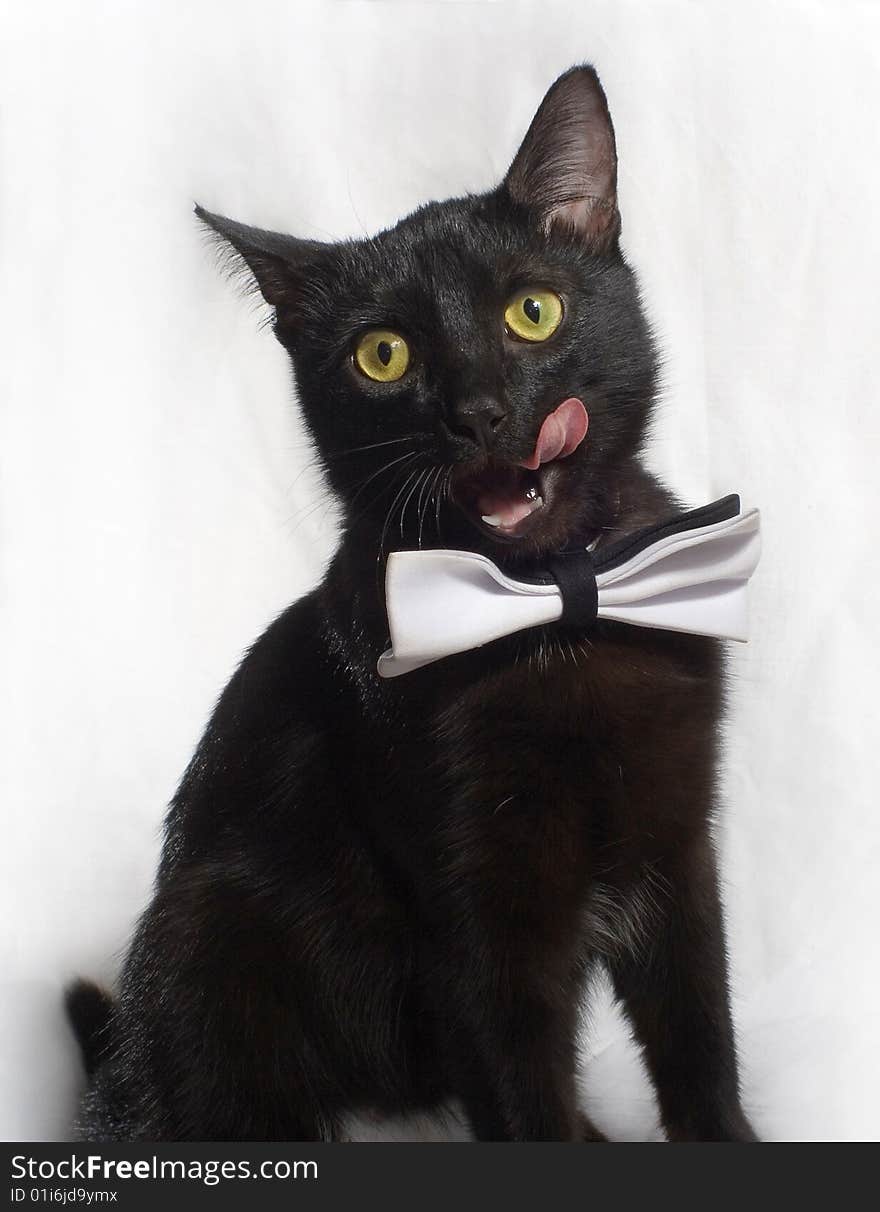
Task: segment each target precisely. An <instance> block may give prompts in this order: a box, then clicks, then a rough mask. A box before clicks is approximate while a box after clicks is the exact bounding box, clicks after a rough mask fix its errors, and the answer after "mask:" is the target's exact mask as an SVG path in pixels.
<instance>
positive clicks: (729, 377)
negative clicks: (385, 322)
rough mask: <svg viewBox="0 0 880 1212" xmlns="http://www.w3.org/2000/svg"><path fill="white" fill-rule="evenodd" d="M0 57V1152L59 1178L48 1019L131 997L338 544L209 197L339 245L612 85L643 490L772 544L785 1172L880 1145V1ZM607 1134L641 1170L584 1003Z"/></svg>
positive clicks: (674, 10)
mask: <svg viewBox="0 0 880 1212" xmlns="http://www.w3.org/2000/svg"><path fill="white" fill-rule="evenodd" d="M0 12H2V46H0V99H2V109H0V156H2V193H0V342H2V347H3V352H2V358H0V385H2V387H0V391H2V396H0V398H2V444H0V460H2V633H0V635H2V660H3V672H2V680H0V737H2V805H3V846H2V852H0V863H2V868H0V877H2V878H0V921H2V957H0V1063H2V1072H0V1136H2V1137H4V1138H7V1139H9V1138H11V1139H25V1138H37V1139H39V1138H43V1139H45V1138H64V1136H65V1134H66V1133H67V1132H68V1131H69V1127H68V1124H69V1116H70V1113H71V1108H72V1106H73V1101H74V1097H75V1092H76V1090H77V1088H78V1086H79V1083H80V1072H79V1067H78V1060H77V1057H76V1054H75V1049H74V1045H73V1042H72V1039H71V1038H70V1036H69V1034H68V1031H67V1028H66V1025H65V1023H64V1021H63V1018H62V1015H61V1011H60V992H61V988H62V985H63V983H64V982H65V981H66V980H67V979H68V978H69V977H70V976H72V975H73V974H75V973H86V974H90V975H93V976H97V977H102V978H105V979H112V978H113V975H114V972H115V970H116V966H117V962H118V956H119V953H120V950H121V949H122V948H123V947H124V944H125V942H126V939H127V937H128V935H129V932H130V930H131V927H132V923H133V921H134V919H135V916H136V915H137V914H138V912H139V911H140V910H141V908H142V907H143V906H144V904H145V902H146V899H147V897H148V895H149V889H150V883H151V879H152V875H153V871H154V867H155V863H156V858H157V850H158V839H159V829H160V822H161V818H162V815H163V810H164V805H165V803H166V801H167V800H168V798H169V796H170V795H171V793H172V791H173V788H174V786H175V783H176V780H177V779H178V777H179V775H180V773H181V771H182V769H183V767H184V764H185V762H186V761H187V758H188V756H189V754H190V752H191V750H192V747H193V745H194V744H195V742H196V739H197V737H198V735H199V733H200V731H201V729H202V727H203V725H204V722H205V719H206V716H207V714H208V712H209V710H210V708H211V705H212V702H213V700H214V697H215V696H216V694H217V693H218V691H219V690H220V688H221V687H222V685H223V684H224V682H225V680H226V678H227V677H228V675H229V674H230V672H231V670H232V668H233V666H234V664H235V662H236V661H237V660H238V658H239V656H240V654H241V653H242V650H243V649H244V648H245V646H246V645H247V644H248V643H249V641H250V640H251V639H252V638H253V637H254V636H255V635H256V634H257V633H258V632H259V631H260V630H261V628H262V627H263V626H264V624H265V623H266V622H267V621H268V620H269V619H270V618H271V617H272V616H273V615H274V614H275V613H276V612H277V611H278V610H279V609H281V608H282V607H283V606H284V605H285V604H286V603H287V602H289V601H290V600H291V599H292V598H295V597H296V596H298V595H299V594H301V593H302V592H303V591H305V590H307V589H308V588H309V587H310V586H312V585H313V584H315V582H316V581H317V580H318V578H319V577H320V575H321V570H322V568H323V566H324V564H325V561H326V559H327V558H328V555H329V553H330V551H331V550H332V546H333V540H334V512H333V506H332V503H331V502H329V500H328V498H327V496H326V494H325V491H324V489H323V487H322V484H321V481H320V479H319V478H318V477H317V475H316V473H315V472H314V470H313V469H311V468H310V467H309V463H308V461H309V452H308V449H307V445H306V442H305V438H304V436H303V433H302V431H301V428H300V424H299V421H298V419H297V410H296V407H295V404H294V403H293V401H292V399H291V391H290V386H289V381H288V375H287V371H286V367H285V362H284V357H283V355H282V351H281V349H280V347H278V346H276V345H275V343H274V342H273V339H272V337H271V335H270V333H269V332H267V331H261V330H260V328H259V323H258V322H259V319H260V314H259V310H258V309H255V308H254V307H253V306H251V305H249V304H247V303H244V302H243V301H242V299H241V298H240V297H238V296H237V295H236V293H235V291H234V289H233V288H231V287H230V285H229V284H228V283H227V282H226V281H225V280H224V279H223V278H222V277H221V275H220V274H219V273H218V272H217V268H216V264H215V259H214V257H213V256H212V254H211V252H210V250H209V249H208V248H207V247H206V246H205V243H204V241H203V239H202V238H201V236H200V235H199V233H198V231H197V229H196V224H195V221H194V219H193V217H192V215H191V205H192V201H193V200H194V199H197V200H199V201H200V202H202V203H203V204H205V205H206V206H208V207H210V208H212V209H217V210H220V211H222V212H224V213H227V214H230V215H232V216H234V217H236V218H239V219H242V220H245V221H248V222H253V223H257V224H260V225H264V226H268V227H271V226H274V227H279V228H282V229H287V230H290V231H294V232H297V233H300V234H304V235H311V236H317V237H336V236H343V235H349V234H354V235H357V234H359V233H361V232H363V231H364V230H366V231H373V230H375V229H377V228H379V227H381V226H384V225H387V224H390V223H392V222H393V221H394V220H395V219H396V218H397V217H398V216H400V215H401V214H402V213H404V212H406V211H407V210H409V209H411V208H412V207H414V206H415V205H416V204H418V203H419V202H420V201H422V200H425V199H427V198H430V197H434V196H444V195H448V194H450V193H454V192H461V191H465V190H468V189H479V188H482V187H485V186H488V185H490V184H491V183H493V182H495V181H496V180H497V179H498V178H499V177H500V176H501V174H502V173H503V171H504V170H505V168H506V166H507V164H508V162H509V159H510V157H511V156H512V154H513V152H514V150H515V147H516V145H517V143H518V140H519V138H520V137H521V136H522V134H523V132H524V130H525V128H526V126H527V124H528V121H529V119H530V118H531V115H532V113H533V110H534V108H535V107H536V105H537V104H538V102H539V100H540V98H541V96H542V95H543V92H544V90H545V88H546V87H547V86H548V85H549V83H550V82H551V80H552V79H553V78H554V77H555V76H556V75H557V74H558V73H559V72H560V71H561V70H563V69H565V68H566V67H567V66H569V65H570V64H571V63H572V62H574V61H578V60H592V61H594V62H595V63H596V64H597V66H598V67H599V70H600V73H601V75H602V79H603V81H604V83H605V86H606V89H607V92H608V95H609V99H610V104H611V109H612V113H613V117H614V121H615V125H616V128H617V135H618V144H619V151H620V161H621V169H620V193H621V204H622V211H623V218H624V239H625V245H626V248H627V250H628V253H629V254H630V256H631V258H632V260H633V262H634V263H635V265H636V266H637V267H638V269H639V270H640V272H641V276H642V281H643V284H644V292H645V297H646V301H647V304H648V307H649V309H650V313H651V316H652V317H653V320H654V322H655V324H656V326H657V331H658V334H659V336H660V338H661V341H662V344H663V348H664V351H665V355H666V371H665V391H664V398H663V405H662V408H661V410H660V413H659V420H658V425H657V427H656V442H655V445H654V452H653V460H654V463H655V464H656V466H657V467H658V468H659V469H660V470H662V471H663V472H664V473H665V474H666V475H668V477H669V479H670V481H671V482H672V483H673V484H674V485H675V486H676V487H677V488H678V489H679V490H680V491H681V492H682V493H683V494H684V495H685V496H686V497H687V498H688V499H690V500H691V501H692V502H693V503H701V502H702V501H704V500H708V499H710V498H712V497H715V496H719V495H721V494H722V493H725V492H728V491H732V490H734V491H739V492H740V493H741V494H742V496H743V499H744V501H745V502H746V503H748V504H758V505H760V506H761V507H762V509H763V514H764V526H765V554H764V559H763V563H762V566H761V568H760V569H759V572H758V575H757V578H756V581H755V582H754V596H753V623H754V628H753V630H754V638H753V641H752V643H751V644H750V645H749V646H748V647H747V648H746V649H737V650H736V651H735V652H733V654H732V667H733V675H732V684H733V688H734V707H733V711H732V715H731V726H730V729H729V732H730V738H729V744H728V763H727V768H726V774H725V778H724V801H725V805H726V815H725V824H724V828H723V830H722V844H723V851H724V879H725V893H726V900H727V905H728V915H729V932H730V941H731V949H732V954H733V972H734V987H735V1003H736V1015H737V1020H738V1024H739V1031H740V1036H741V1041H742V1046H741V1052H742V1063H743V1071H744V1084H745V1097H746V1102H747V1104H748V1106H749V1108H750V1110H751V1112H752V1115H753V1118H754V1121H755V1123H756V1125H757V1127H758V1129H759V1131H760V1132H761V1134H762V1135H763V1136H764V1137H765V1138H767V1139H771V1140H846V1139H862V1140H864V1139H874V1138H876V1137H877V1135H878V1126H880V1124H878V1113H877V1103H878V1099H877V1096H876V1093H875V1091H876V1087H877V1080H878V1076H880V1075H878V1045H880V1019H878V1000H877V998H878V992H880V989H878V985H880V982H878V975H877V959H876V947H875V945H874V939H875V929H876V927H877V923H878V909H880V905H878V899H880V897H878V879H877V874H878V863H880V830H878V824H877V802H876V794H875V763H876V754H877V730H876V713H875V710H874V705H875V702H876V691H875V687H876V685H877V674H878V670H877V663H876V659H875V653H876V641H875V633H874V625H875V622H876V614H877V606H878V602H877V585H878V566H877V558H876V554H875V544H874V532H875V528H876V517H877V502H876V499H875V496H874V484H875V475H876V472H875V463H876V450H877V438H878V421H877V412H876V405H877V392H876V387H875V380H874V374H873V373H872V372H873V371H874V365H875V347H876V338H877V289H878V288H877V251H878V236H877V223H876V208H877V186H878V180H880V178H878V163H880V139H878V121H877V112H878V111H877V104H878V87H877V82H878V58H880V50H878V47H880V20H878V18H880V12H878V6H877V5H875V4H866V3H855V2H842V0H825V2H823V3H800V4H794V3H783V2H781V0H775V2H768V0H763V2H762V3H737V4H735V5H734V4H721V3H711V2H709V3H707V2H705V0H704V2H703V3H701V4H699V5H696V4H692V3H673V2H665V0H658V2H656V3H648V2H647V0H641V2H638V0H613V2H610V0H609V2H608V3H600V2H594V0H586V2H575V0H572V2H571V3H553V2H552V0H541V2H540V3H525V2H523V3H503V2H498V3H454V2H450V3H440V2H434V3H417V2H413V3H402V2H401V3H393V2H390V0H374V2H355V0H352V2H345V0H338V2H327V3H323V4H319V5H314V6H313V5H311V4H306V3H292V2H287V3H269V2H265V0H255V2H253V3H249V4H244V3H243V2H239V3H234V2H232V0H212V2H211V3H187V4H178V3H173V2H171V0H165V2H162V3H157V2H152V3H148V2H147V0H142V2H141V3H134V2H128V3H126V2H122V0H119V2H117V3H106V4H99V3H95V2H94V0H92V2H87V0H81V2H80V3H78V4H76V5H73V4H68V3H65V2H64V0H57V2H56V3H48V2H42V3H40V2H39V0H32V2H30V3H28V4H27V5H25V4H22V3H17V4H13V3H7V4H3V5H2V6H0ZM584 1057H585V1086H586V1089H587V1094H586V1098H587V1102H588V1105H589V1106H590V1107H591V1109H592V1110H593V1112H594V1114H595V1116H596V1118H597V1120H598V1121H599V1122H600V1123H601V1124H602V1125H603V1126H604V1127H605V1128H606V1130H607V1131H609V1132H610V1133H611V1134H612V1135H614V1136H617V1137H618V1138H630V1139H633V1138H636V1139H637V1138H639V1137H641V1138H645V1137H651V1138H654V1139H656V1138H658V1131H657V1127H656V1115H655V1111H654V1104H653V1101H652V1097H651V1095H650V1093H649V1090H648V1087H647V1085H646V1082H645V1079H644V1076H643V1074H642V1072H641V1069H640V1065H639V1062H638V1061H637V1059H636V1057H635V1053H634V1051H633V1049H632V1046H631V1044H630V1043H629V1041H628V1038H627V1033H626V1029H625V1027H624V1026H623V1024H622V1023H621V1021H620V1019H619V1018H618V1017H617V1016H616V1014H615V1013H613V1012H612V1010H611V1009H610V1007H609V1005H608V1000H607V995H605V996H604V1000H602V999H601V998H600V1003H599V1007H598V1009H597V1011H596V1013H595V1015H594V1018H593V1027H592V1030H591V1032H590V1034H589V1036H588V1038H587V1040H586V1042H585V1051H584Z"/></svg>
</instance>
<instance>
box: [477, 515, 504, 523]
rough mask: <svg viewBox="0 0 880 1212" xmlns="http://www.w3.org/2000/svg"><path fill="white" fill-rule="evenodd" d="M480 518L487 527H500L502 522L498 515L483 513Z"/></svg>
mask: <svg viewBox="0 0 880 1212" xmlns="http://www.w3.org/2000/svg"><path fill="white" fill-rule="evenodd" d="M482 518H483V521H484V522H485V523H486V525H487V526H500V525H501V523H502V521H503V519H502V517H501V514H500V513H484V514H483V515H482Z"/></svg>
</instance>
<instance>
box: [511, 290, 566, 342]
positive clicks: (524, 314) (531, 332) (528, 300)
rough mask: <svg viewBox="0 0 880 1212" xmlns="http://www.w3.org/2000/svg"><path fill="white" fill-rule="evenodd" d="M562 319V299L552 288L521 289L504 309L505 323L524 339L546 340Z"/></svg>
mask: <svg viewBox="0 0 880 1212" xmlns="http://www.w3.org/2000/svg"><path fill="white" fill-rule="evenodd" d="M561 319H562V300H561V299H560V297H559V295H557V294H556V293H555V292H554V291H552V290H537V289H536V290H521V291H520V292H519V294H516V295H514V296H513V298H512V299H511V300H510V302H509V303H508V304H507V307H506V308H505V311H504V323H505V324H506V325H507V328H508V330H509V331H510V332H512V333H513V335H514V336H515V337H519V338H520V340H522V341H546V340H547V338H548V337H552V336H553V334H554V333H555V332H556V330H557V328H558V327H559V322H560V321H561Z"/></svg>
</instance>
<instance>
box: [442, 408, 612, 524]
mask: <svg viewBox="0 0 880 1212" xmlns="http://www.w3.org/2000/svg"><path fill="white" fill-rule="evenodd" d="M588 424H589V420H588V417H587V410H586V408H584V405H583V401H581V400H578V399H577V398H576V397H571V398H569V399H567V400H563V402H562V403H561V404H560V405H559V407H558V408H555V409H554V410H553V412H551V413H550V414H549V416H547V417H545V418H544V422H543V424H542V425H541V429H540V432H539V433H538V437H537V441H536V442H535V448H534V450H533V451H532V453H531V454H530V455H529V457H528V458H527V459H523V460H521V462H519V463H514V464H512V463H497V462H490V463H489V464H488V465H487V466H486V467H485V468H483V469H481V470H480V471H479V472H477V473H475V474H473V475H470V476H465V477H464V478H462V479H461V480H459V481H458V483H457V484H456V486H455V497H456V500H457V501H458V503H459V505H460V506H461V507H462V509H464V511H465V513H467V514H468V515H469V516H470V517H471V520H472V521H473V522H475V523H476V524H478V525H479V526H480V528H481V529H482V530H485V531H487V532H489V533H490V534H493V535H494V536H496V537H499V538H505V539H518V538H522V537H523V536H524V535H526V534H527V533H528V532H529V531H530V530H532V529H533V527H534V525H535V524H536V522H537V519H538V517H539V515H540V514H541V512H542V511H546V510H547V509H548V508H549V507H550V506H551V504H552V500H551V497H552V485H553V480H554V478H555V477H554V476H553V475H552V474H551V473H552V465H553V464H554V463H556V462H557V460H559V459H565V458H567V457H568V456H569V455H570V454H572V453H573V452H574V451H575V450H576V449H577V448H578V446H580V444H581V442H583V440H584V438H585V437H586V434H587V427H588Z"/></svg>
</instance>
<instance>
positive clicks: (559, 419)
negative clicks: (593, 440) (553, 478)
mask: <svg viewBox="0 0 880 1212" xmlns="http://www.w3.org/2000/svg"><path fill="white" fill-rule="evenodd" d="M589 424H590V418H589V417H588V416H587V410H586V408H585V407H584V403H583V400H579V399H578V398H577V396H569V398H568V399H567V400H563V401H562V403H561V404H560V405H559V407H558V408H554V410H553V412H551V413H550V415H549V416H546V417H545V418H544V422H543V424H542V425H541V428H540V430H539V431H538V440H537V441H536V442H535V449H534V450H533V451H532V453H531V454H530V455H529V457H528V458H527V459H524V460H523V461H522V463H520V467H527V468H528V469H529V471H537V470H538V468H539V467H540V466H541V464H542V463H549V462H550V460H551V459H564V458H566V456H568V455H570V454H571V453H572V452H573V451H575V450H577V448H578V446H580V444H581V442H583V440H584V438H585V437H586V436H587V429H588V427H589Z"/></svg>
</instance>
